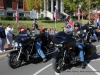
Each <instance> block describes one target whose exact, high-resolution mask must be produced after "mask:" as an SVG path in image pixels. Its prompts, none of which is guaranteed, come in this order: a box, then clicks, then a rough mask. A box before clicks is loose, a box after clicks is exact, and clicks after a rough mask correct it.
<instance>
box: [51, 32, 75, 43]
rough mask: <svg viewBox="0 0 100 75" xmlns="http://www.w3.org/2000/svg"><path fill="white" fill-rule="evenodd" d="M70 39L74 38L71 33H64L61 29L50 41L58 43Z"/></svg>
mask: <svg viewBox="0 0 100 75" xmlns="http://www.w3.org/2000/svg"><path fill="white" fill-rule="evenodd" d="M71 41H75V39H74V38H72V37H71V35H69V34H66V33H65V32H63V31H61V32H58V33H57V34H56V35H55V36H54V38H53V40H52V42H53V43H56V44H60V43H65V42H66V43H67V42H71Z"/></svg>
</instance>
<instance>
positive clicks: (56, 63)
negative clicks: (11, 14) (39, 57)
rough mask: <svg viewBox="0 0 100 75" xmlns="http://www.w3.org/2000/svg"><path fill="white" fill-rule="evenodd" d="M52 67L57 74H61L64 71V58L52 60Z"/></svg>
mask: <svg viewBox="0 0 100 75" xmlns="http://www.w3.org/2000/svg"><path fill="white" fill-rule="evenodd" d="M52 61H53V62H52V66H53V69H54V71H55V72H57V73H60V72H61V71H63V67H64V64H63V58H57V59H54V58H53V60H52Z"/></svg>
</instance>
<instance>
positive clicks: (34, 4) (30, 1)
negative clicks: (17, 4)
mask: <svg viewBox="0 0 100 75" xmlns="http://www.w3.org/2000/svg"><path fill="white" fill-rule="evenodd" d="M24 2H25V5H26V8H27V10H29V11H30V10H32V9H35V10H36V11H37V12H40V8H41V6H40V5H41V4H42V3H43V0H24Z"/></svg>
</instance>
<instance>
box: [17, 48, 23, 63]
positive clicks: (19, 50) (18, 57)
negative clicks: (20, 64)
mask: <svg viewBox="0 0 100 75" xmlns="http://www.w3.org/2000/svg"><path fill="white" fill-rule="evenodd" d="M21 52H22V47H21V48H20V50H19V53H18V57H17V61H18V60H19V57H20V54H21Z"/></svg>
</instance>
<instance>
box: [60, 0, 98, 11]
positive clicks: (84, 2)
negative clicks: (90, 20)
mask: <svg viewBox="0 0 100 75" xmlns="http://www.w3.org/2000/svg"><path fill="white" fill-rule="evenodd" d="M62 1H63V5H64V8H65V12H73V11H75V10H77V9H78V5H79V4H80V5H81V6H82V7H81V8H82V10H85V11H88V9H89V0H62ZM98 2H99V0H90V7H91V8H93V7H94V6H96V5H97V4H98Z"/></svg>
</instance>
